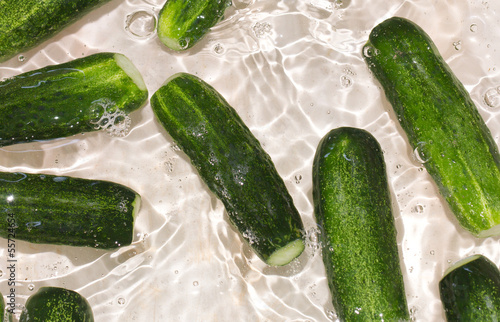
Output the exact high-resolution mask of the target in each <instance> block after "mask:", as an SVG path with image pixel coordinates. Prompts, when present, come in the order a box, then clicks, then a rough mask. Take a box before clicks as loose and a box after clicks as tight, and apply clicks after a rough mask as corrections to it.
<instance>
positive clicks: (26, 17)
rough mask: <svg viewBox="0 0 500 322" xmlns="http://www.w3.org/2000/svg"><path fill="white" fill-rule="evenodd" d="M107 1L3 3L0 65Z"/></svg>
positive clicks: (11, 0) (0, 5)
mask: <svg viewBox="0 0 500 322" xmlns="http://www.w3.org/2000/svg"><path fill="white" fill-rule="evenodd" d="M108 1H109V0H71V1H68V0H43V1H40V0H23V1H18V0H2V1H0V62H1V61H4V60H6V59H8V58H10V57H12V56H14V55H16V54H19V53H21V52H22V51H24V50H27V49H30V48H32V47H34V46H36V45H38V44H40V43H42V42H43V41H44V40H46V39H48V38H50V37H51V36H53V35H54V34H56V33H57V32H59V31H60V30H62V29H63V28H64V27H66V26H67V25H69V24H70V23H72V22H74V21H76V20H77V19H79V18H81V17H82V16H83V15H85V14H86V13H88V12H89V11H90V10H92V9H94V8H96V7H98V6H100V5H101V4H103V3H105V2H108Z"/></svg>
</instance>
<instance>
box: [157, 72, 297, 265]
mask: <svg viewBox="0 0 500 322" xmlns="http://www.w3.org/2000/svg"><path fill="white" fill-rule="evenodd" d="M151 106H152V108H153V111H154V113H155V115H156V118H157V120H158V121H159V122H160V123H161V125H162V126H163V127H164V128H165V129H166V131H167V132H168V133H169V134H170V135H171V136H172V138H173V139H174V141H176V143H177V144H178V145H179V147H180V148H181V149H182V150H183V151H184V152H185V153H186V155H187V156H188V157H189V158H190V159H191V162H192V164H193V165H194V167H195V168H196V170H198V173H199V175H200V176H201V178H202V179H203V180H204V182H205V183H206V184H207V186H208V188H209V189H210V190H211V191H212V192H213V193H214V194H215V195H216V196H217V197H218V198H219V199H220V200H221V201H222V202H223V204H224V206H225V209H226V211H227V213H228V215H229V218H230V220H231V222H232V223H233V224H234V226H236V227H237V229H238V230H239V232H240V233H241V234H242V235H243V237H244V239H245V240H246V241H247V243H248V244H249V245H250V246H251V247H252V248H253V249H254V251H255V253H256V254H257V255H258V256H259V257H260V258H261V259H262V260H263V261H264V262H266V263H267V264H269V265H272V266H279V265H285V264H288V263H289V262H290V261H291V260H293V259H294V258H296V257H297V256H299V255H300V254H301V253H302V251H303V250H304V242H303V239H302V233H303V229H304V228H303V224H302V221H301V218H300V215H299V213H298V211H297V209H296V208H295V206H294V204H293V201H292V198H291V196H290V195H289V193H288V191H287V189H286V186H285V184H284V182H283V179H282V178H281V177H280V176H279V174H278V172H277V171H276V168H275V166H274V164H273V162H272V160H271V158H270V157H269V155H268V154H267V153H266V152H265V151H264V149H263V148H262V146H261V145H260V142H259V141H258V140H257V139H256V138H255V137H254V136H253V134H252V133H251V132H250V130H249V129H248V127H247V126H246V125H245V124H244V123H243V121H242V120H241V118H240V117H239V116H238V114H237V112H236V111H235V110H234V109H233V108H232V107H231V106H230V105H229V104H228V103H227V101H226V100H225V99H224V98H223V97H222V96H221V95H220V94H219V93H218V92H217V91H216V90H215V89H214V88H213V87H211V86H210V85H208V84H207V83H205V82H204V81H203V80H201V79H199V78H198V77H196V76H193V75H190V74H185V73H179V74H175V75H173V76H172V77H170V78H169V79H168V80H167V81H166V83H165V84H164V85H163V86H162V87H161V88H160V89H159V90H158V91H157V92H156V93H154V95H153V96H152V97H151Z"/></svg>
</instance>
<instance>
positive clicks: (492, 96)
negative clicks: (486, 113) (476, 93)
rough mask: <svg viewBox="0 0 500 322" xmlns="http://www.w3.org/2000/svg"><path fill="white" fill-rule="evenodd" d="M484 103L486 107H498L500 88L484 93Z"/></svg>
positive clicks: (499, 105)
mask: <svg viewBox="0 0 500 322" xmlns="http://www.w3.org/2000/svg"><path fill="white" fill-rule="evenodd" d="M484 102H485V103H486V105H488V107H491V108H498V107H500V86H499V87H497V88H490V89H488V90H487V91H486V93H484Z"/></svg>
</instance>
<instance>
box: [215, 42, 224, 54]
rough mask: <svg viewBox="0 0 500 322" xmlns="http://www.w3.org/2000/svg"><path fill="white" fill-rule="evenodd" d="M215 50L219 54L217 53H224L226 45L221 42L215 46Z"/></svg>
mask: <svg viewBox="0 0 500 322" xmlns="http://www.w3.org/2000/svg"><path fill="white" fill-rule="evenodd" d="M214 52H215V53H216V54H217V55H222V54H223V53H224V47H223V46H222V45H221V44H216V45H215V46H214Z"/></svg>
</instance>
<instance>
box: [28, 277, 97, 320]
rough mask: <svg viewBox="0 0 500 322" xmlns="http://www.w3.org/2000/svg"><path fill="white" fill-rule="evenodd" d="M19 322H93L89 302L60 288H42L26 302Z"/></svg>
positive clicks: (77, 294) (72, 292)
mask: <svg viewBox="0 0 500 322" xmlns="http://www.w3.org/2000/svg"><path fill="white" fill-rule="evenodd" d="M19 321H20V322H66V321H67V322H93V321H94V314H93V312H92V308H91V307H90V304H89V302H88V301H87V300H86V299H85V298H84V297H83V296H81V295H80V294H79V293H77V292H75V291H72V290H68V289H65V288H60V287H48V286H46V287H42V288H40V289H39V290H38V291H37V292H36V293H35V294H33V295H31V296H30V297H29V298H28V300H27V301H26V305H25V309H24V310H23V311H22V313H21V318H20V319H19Z"/></svg>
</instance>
